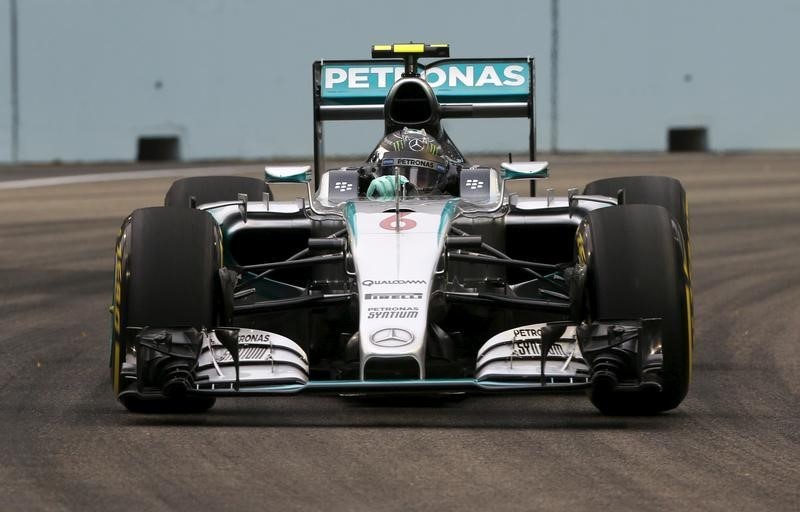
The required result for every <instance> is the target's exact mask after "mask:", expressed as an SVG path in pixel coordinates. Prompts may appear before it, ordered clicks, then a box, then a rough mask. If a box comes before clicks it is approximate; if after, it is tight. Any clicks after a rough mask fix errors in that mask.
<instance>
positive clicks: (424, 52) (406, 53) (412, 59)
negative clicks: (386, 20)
mask: <svg viewBox="0 0 800 512" xmlns="http://www.w3.org/2000/svg"><path fill="white" fill-rule="evenodd" d="M449 56H450V45H449V44H425V43H413V42H408V43H396V44H375V45H372V58H373V59H382V58H383V59H386V58H393V57H401V58H402V59H403V63H404V64H405V70H404V71H403V77H404V78H405V77H417V78H419V72H418V71H417V60H419V59H420V57H449Z"/></svg>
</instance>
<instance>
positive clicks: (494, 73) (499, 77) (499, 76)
mask: <svg viewBox="0 0 800 512" xmlns="http://www.w3.org/2000/svg"><path fill="white" fill-rule="evenodd" d="M527 71H528V70H527V67H526V66H522V65H519V64H506V65H501V64H469V65H458V66H456V65H445V66H442V67H432V68H428V69H426V70H424V71H422V77H423V78H425V79H426V80H427V81H428V83H429V84H430V85H431V87H433V88H434V89H435V88H437V87H443V86H447V87H492V86H494V87H519V86H524V85H525V84H526V83H527V76H526V74H527ZM402 74H403V67H402V66H342V67H336V66H325V67H324V72H323V84H324V88H325V89H370V88H376V87H377V88H381V89H382V88H386V87H389V86H390V85H392V84H393V83H394V82H396V81H397V80H399V79H400V77H401V76H402Z"/></svg>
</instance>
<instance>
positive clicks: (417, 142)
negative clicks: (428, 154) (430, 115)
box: [408, 139, 425, 151]
mask: <svg viewBox="0 0 800 512" xmlns="http://www.w3.org/2000/svg"><path fill="white" fill-rule="evenodd" d="M424 148H425V141H424V140H422V139H411V140H410V141H408V149H410V150H411V151H422V150H423V149H424Z"/></svg>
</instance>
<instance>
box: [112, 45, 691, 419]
mask: <svg viewBox="0 0 800 512" xmlns="http://www.w3.org/2000/svg"><path fill="white" fill-rule="evenodd" d="M372 54H373V55H372V56H373V58H374V59H375V60H368V61H325V62H321V61H320V62H316V63H315V64H314V68H313V69H314V129H315V130H314V134H315V136H314V149H315V153H314V166H313V173H314V176H313V177H314V183H315V184H316V186H315V190H316V191H314V188H312V185H311V179H312V168H311V166H307V167H267V168H266V170H265V180H264V181H262V180H259V179H255V178H241V177H230V176H229V177H202V178H187V179H182V180H178V181H176V182H175V183H174V184H173V185H172V187H171V188H170V189H169V191H168V192H167V194H166V199H165V206H164V207H155V208H143V209H139V210H136V211H134V212H133V213H132V214H131V215H130V216H129V217H128V218H127V219H126V220H125V221H124V222H123V224H122V228H121V230H120V235H119V239H118V242H117V246H116V268H115V283H114V294H113V306H112V308H111V310H112V313H113V332H112V336H111V377H112V381H113V388H114V393H115V395H116V396H117V397H118V399H119V400H120V401H121V402H122V403H123V404H124V405H125V407H127V408H128V409H129V410H132V411H144V412H146V411H170V412H175V411H184V412H186V411H203V410H206V409H208V408H209V407H211V406H212V405H213V404H214V401H215V399H216V397H220V396H247V395H277V394H293V393H299V392H303V393H332V394H340V395H357V396H360V395H370V394H381V395H383V394H393V393H400V394H410V393H422V394H435V395H447V394H477V393H503V392H532V393H535V392H542V391H553V390H569V389H579V388H585V389H586V390H588V393H589V396H590V398H591V400H592V402H593V403H594V404H595V406H597V407H598V408H599V409H600V410H601V411H602V412H604V413H608V414H652V413H657V412H660V411H666V410H669V409H672V408H674V407H677V406H678V404H680V402H681V401H682V400H683V398H684V397H685V395H686V393H687V390H688V386H689V379H690V372H691V354H692V344H693V341H692V336H693V335H692V293H691V272H690V261H689V259H690V250H689V232H688V210H687V206H686V196H685V192H684V189H683V187H682V186H681V184H680V183H679V182H678V181H676V180H674V179H671V178H665V177H653V176H640V177H625V178H612V179H603V180H599V181H595V182H592V183H590V184H588V185H587V186H586V187H585V189H584V190H583V193H580V194H579V193H578V191H577V190H576V189H571V190H570V191H569V194H568V195H567V196H566V197H554V196H553V194H552V193H551V192H550V191H548V193H547V194H546V195H545V196H544V197H541V196H540V197H536V196H535V195H534V194H532V197H521V196H519V195H518V194H511V193H509V192H508V190H507V187H506V184H507V183H508V182H509V181H512V180H539V179H542V178H546V177H547V175H548V166H547V163H546V162H537V161H535V158H534V155H533V153H534V151H535V147H534V144H535V130H534V121H533V112H534V104H533V98H534V80H533V73H534V63H533V60H532V59H530V58H523V59H450V58H447V57H449V47H448V46H447V45H425V44H413V43H412V44H396V45H382V46H374V47H373V50H372ZM425 57H444V58H442V59H440V60H437V61H434V62H431V63H429V64H428V65H426V66H423V65H422V64H421V63H420V62H419V58H425ZM452 117H462V118H463V117H527V118H529V119H530V137H529V142H530V146H531V147H530V152H531V158H530V161H528V162H506V163H502V164H501V165H500V166H499V167H500V169H495V168H490V167H481V166H477V165H472V164H470V163H469V162H468V161H467V159H466V158H465V157H464V156H463V155H462V153H461V152H460V150H459V149H458V147H457V146H456V145H455V144H454V143H453V141H452V140H451V139H450V137H449V136H448V134H447V132H446V131H445V130H444V127H443V126H442V119H444V118H452ZM351 119H382V120H383V121H384V125H385V130H384V133H383V134H382V138H381V139H380V142H379V143H378V144H377V146H376V147H375V149H374V151H373V152H372V153H371V154H370V155H369V156H368V157H367V159H366V160H365V161H363V162H360V163H359V164H358V165H355V166H353V167H343V168H337V169H333V170H327V171H325V166H324V160H323V153H322V139H323V130H322V128H323V124H324V122H326V121H331V120H351ZM376 138H377V137H376ZM280 183H300V184H301V186H302V184H303V183H305V184H306V187H305V190H306V193H307V196H306V197H305V198H300V199H298V200H296V201H275V200H272V199H273V198H272V196H271V191H270V188H269V186H270V185H272V186H273V188H274V187H277V186H280V185H277V184H280ZM530 183H531V184H533V183H535V182H534V181H531V182H530ZM532 188H533V187H532Z"/></svg>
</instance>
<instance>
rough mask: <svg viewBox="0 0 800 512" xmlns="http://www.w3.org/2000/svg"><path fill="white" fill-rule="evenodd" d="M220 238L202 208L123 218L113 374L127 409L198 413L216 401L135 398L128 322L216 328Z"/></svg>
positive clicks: (114, 308) (144, 212)
mask: <svg viewBox="0 0 800 512" xmlns="http://www.w3.org/2000/svg"><path fill="white" fill-rule="evenodd" d="M220 244H221V239H220V233H219V228H218V226H217V224H216V223H215V222H214V220H213V218H212V217H211V215H210V214H208V213H207V212H204V211H201V210H195V209H190V208H185V209H184V208H164V207H154V208H142V209H139V210H135V211H134V212H133V213H132V214H131V215H130V217H128V218H127V219H126V220H125V222H124V223H123V225H122V228H121V230H120V235H119V238H118V240H117V247H116V265H115V272H114V297H113V306H112V313H113V322H112V324H113V325H112V340H111V378H112V384H113V388H114V392H115V394H116V395H117V396H118V397H119V399H120V402H121V403H122V404H123V405H124V406H125V407H126V408H127V409H128V410H130V411H132V412H200V411H204V410H207V409H208V408H210V407H211V406H213V405H214V398H213V397H194V396H185V397H180V398H155V399H152V398H148V399H143V398H141V397H140V396H138V395H137V393H136V382H135V373H131V372H130V366H131V364H132V363H133V362H135V358H134V359H131V355H130V354H131V350H130V349H131V347H132V344H133V342H134V339H135V335H136V334H135V330H132V329H128V328H129V327H134V328H135V327H140V328H143V327H154V328H188V327H194V328H196V329H201V328H207V329H210V328H213V327H215V326H216V317H217V316H216V315H217V311H218V310H219V305H218V304H219V294H220V292H219V285H218V277H217V275H218V270H219V268H220V265H221V252H220V251H221V245H220ZM126 362H127V370H126V369H125V368H124V367H125V363H126Z"/></svg>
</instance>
